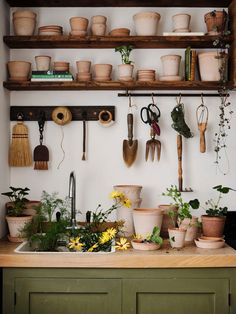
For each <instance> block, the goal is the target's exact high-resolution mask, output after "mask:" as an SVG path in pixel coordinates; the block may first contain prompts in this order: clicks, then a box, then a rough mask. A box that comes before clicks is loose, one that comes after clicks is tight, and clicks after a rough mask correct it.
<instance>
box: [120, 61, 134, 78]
mask: <svg viewBox="0 0 236 314" xmlns="http://www.w3.org/2000/svg"><path fill="white" fill-rule="evenodd" d="M133 70H134V66H133V65H132V64H120V65H118V73H119V80H121V81H122V80H123V81H127V80H130V79H132V76H133Z"/></svg>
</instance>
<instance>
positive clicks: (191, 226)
mask: <svg viewBox="0 0 236 314" xmlns="http://www.w3.org/2000/svg"><path fill="white" fill-rule="evenodd" d="M179 228H181V229H185V230H186V235H185V241H186V242H193V241H194V240H195V239H196V238H197V234H198V218H197V217H192V218H191V219H190V218H184V219H183V220H182V221H181V222H180V223H179Z"/></svg>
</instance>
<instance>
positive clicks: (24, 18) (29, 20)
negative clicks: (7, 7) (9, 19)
mask: <svg viewBox="0 0 236 314" xmlns="http://www.w3.org/2000/svg"><path fill="white" fill-rule="evenodd" d="M36 17H37V14H36V13H34V12H32V11H30V10H18V11H15V12H14V13H13V29H14V34H15V35H16V36H32V35H34V31H35V27H36Z"/></svg>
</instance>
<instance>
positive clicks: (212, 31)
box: [204, 11, 227, 35]
mask: <svg viewBox="0 0 236 314" xmlns="http://www.w3.org/2000/svg"><path fill="white" fill-rule="evenodd" d="M204 20H205V23H206V27H207V32H208V34H209V35H216V34H219V33H221V32H223V31H224V29H225V25H226V21H227V15H226V13H225V12H224V11H214V14H212V12H209V13H207V14H205V15H204Z"/></svg>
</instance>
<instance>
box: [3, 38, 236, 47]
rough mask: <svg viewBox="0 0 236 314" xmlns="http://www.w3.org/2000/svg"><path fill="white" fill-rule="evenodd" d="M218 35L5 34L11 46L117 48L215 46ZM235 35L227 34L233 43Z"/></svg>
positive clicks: (228, 39)
mask: <svg viewBox="0 0 236 314" xmlns="http://www.w3.org/2000/svg"><path fill="white" fill-rule="evenodd" d="M216 38H217V37H216V36H127V37H111V36H101V37H98V36H86V37H78V36H69V35H63V36H4V39H3V40H4V42H5V43H6V44H7V46H8V47H9V48H21V49H24V48H115V47H118V46H122V45H129V44H131V45H132V46H133V47H134V48H186V47H188V46H191V47H192V48H214V47H213V41H214V40H215V39H216ZM232 41H233V36H232V35H230V36H226V37H225V43H231V42H232Z"/></svg>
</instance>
